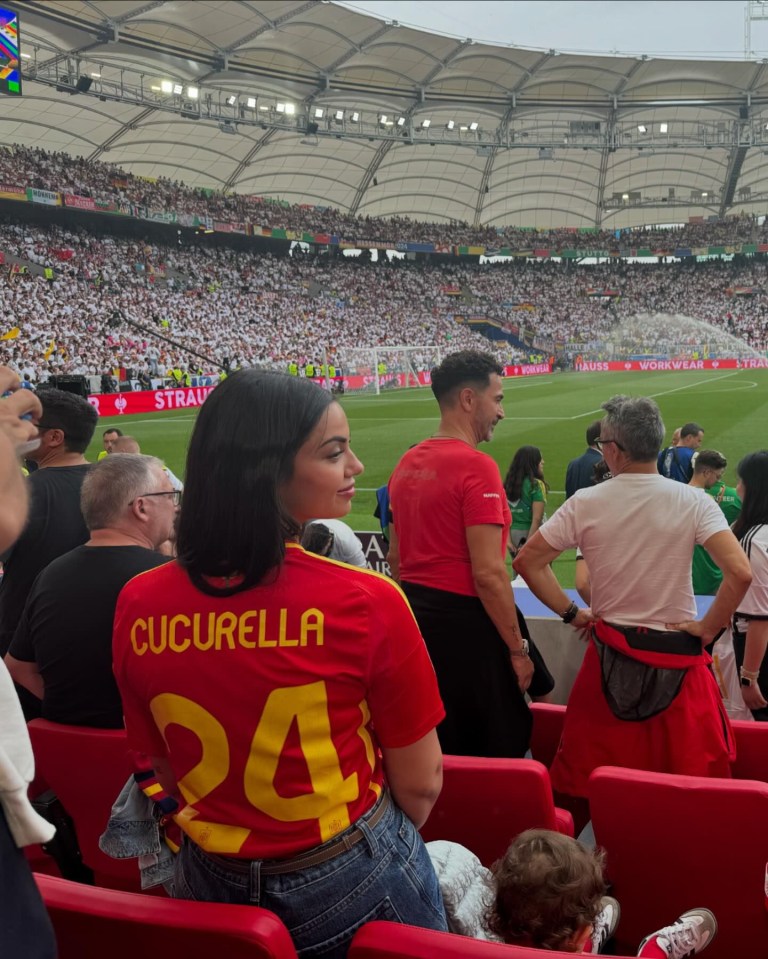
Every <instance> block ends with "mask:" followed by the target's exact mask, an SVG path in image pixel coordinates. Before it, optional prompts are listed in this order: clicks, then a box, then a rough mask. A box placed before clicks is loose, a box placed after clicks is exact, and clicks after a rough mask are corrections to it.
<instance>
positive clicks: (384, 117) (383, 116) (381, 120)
mask: <svg viewBox="0 0 768 959" xmlns="http://www.w3.org/2000/svg"><path fill="white" fill-rule="evenodd" d="M386 122H387V115H386V113H382V114H381V115H380V116H379V123H380V124H381V125H382V126H384V124H385V123H386Z"/></svg>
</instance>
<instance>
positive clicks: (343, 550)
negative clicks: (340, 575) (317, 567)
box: [312, 519, 368, 569]
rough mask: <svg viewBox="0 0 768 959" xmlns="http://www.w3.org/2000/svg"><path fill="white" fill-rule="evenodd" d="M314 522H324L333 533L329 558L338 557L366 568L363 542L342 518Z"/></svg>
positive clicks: (340, 559) (315, 521) (344, 561)
mask: <svg viewBox="0 0 768 959" xmlns="http://www.w3.org/2000/svg"><path fill="white" fill-rule="evenodd" d="M312 522H314V523H322V524H323V526H327V527H328V529H329V530H330V531H331V532H332V533H333V549H332V550H331V551H330V553H329V554H328V557H329V559H337V560H339V562H341V563H349V565H350V566H360V567H361V568H362V569H366V568H367V566H368V564H367V563H366V561H365V554H364V553H363V544H362V543H361V542H360V540H359V539H358V538H357V536H355V534H354V533H353V532H352V530H351V529H350V528H349V526H347V524H346V523H343V522H342V521H341V520H340V519H316V520H313V521H312Z"/></svg>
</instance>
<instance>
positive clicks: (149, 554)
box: [9, 546, 168, 729]
mask: <svg viewBox="0 0 768 959" xmlns="http://www.w3.org/2000/svg"><path fill="white" fill-rule="evenodd" d="M166 562H168V557H167V556H162V555H161V554H160V553H156V552H154V551H153V550H151V549H143V548H142V547H141V546H79V547H78V548H77V549H73V550H72V551H71V552H70V553H67V554H66V556H60V557H59V558H58V559H55V560H54V561H53V562H52V563H51V564H50V565H49V566H47V567H46V569H44V570H43V572H42V573H41V574H40V575H39V576H38V577H37V579H36V580H35V583H34V586H33V587H32V589H31V591H30V593H29V598H28V600H27V604H26V606H25V607H24V612H23V615H22V617H21V621H20V622H19V626H18V629H17V630H16V633H15V635H14V637H13V642H12V643H11V648H10V650H9V652H10V654H11V656H14V657H15V658H16V659H20V660H23V661H24V662H27V663H37V668H38V670H39V671H40V674H41V675H42V677H43V682H44V683H45V695H44V697H43V704H42V716H43V719H49V720H51V722H55V723H71V724H72V725H75V726H97V727H101V728H104V729H120V728H121V727H122V725H123V707H122V703H121V702H120V694H119V692H118V690H117V685H116V683H115V678H114V676H113V675H112V621H113V619H114V618H115V606H116V605H117V597H118V595H119V594H120V590H121V589H122V588H123V586H125V584H126V583H127V582H128V580H129V579H133V577H134V576H136V575H137V574H138V573H143V572H145V570H148V569H154V568H155V566H160V565H162V564H163V563H166Z"/></svg>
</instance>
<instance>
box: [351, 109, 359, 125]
mask: <svg viewBox="0 0 768 959" xmlns="http://www.w3.org/2000/svg"><path fill="white" fill-rule="evenodd" d="M349 119H350V120H351V121H352V122H353V123H359V122H360V114H359V113H358V112H357V110H355V111H354V113H353V114H352V116H351V117H350V118H349Z"/></svg>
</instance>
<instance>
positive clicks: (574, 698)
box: [513, 396, 752, 797]
mask: <svg viewBox="0 0 768 959" xmlns="http://www.w3.org/2000/svg"><path fill="white" fill-rule="evenodd" d="M603 409H604V410H605V411H606V415H605V417H604V418H603V420H602V423H601V427H602V428H601V433H600V438H599V439H598V440H597V446H598V447H599V449H600V450H601V451H602V453H603V456H604V458H605V461H606V463H607V465H608V467H609V469H610V471H611V473H612V476H613V478H612V479H610V480H608V481H607V482H605V483H601V484H599V485H597V486H594V487H592V489H583V490H579V491H578V492H577V493H576V494H574V495H573V496H572V497H570V498H569V499H568V500H566V501H565V503H564V504H563V505H562V506H561V507H560V509H559V510H558V511H557V512H556V513H555V514H554V516H553V517H552V518H551V519H550V520H549V521H548V522H546V523H545V524H544V525H543V526H542V527H541V529H539V530H538V531H537V532H536V534H535V535H534V536H533V537H532V538H531V539H530V540H529V541H528V543H527V544H526V547H525V549H524V550H521V552H520V553H519V554H518V556H517V558H516V559H515V561H514V564H513V565H514V567H515V569H516V571H517V572H518V573H519V574H520V575H521V576H522V577H523V578H524V579H525V581H526V582H527V583H528V585H529V586H530V587H531V590H532V591H533V593H534V594H535V595H536V596H537V597H538V598H539V599H540V600H542V602H544V603H545V604H546V605H547V606H549V608H550V609H552V610H553V611H554V612H556V613H557V614H558V615H559V616H561V617H562V619H563V622H565V623H570V624H571V625H573V626H575V627H581V628H585V629H586V638H587V639H588V647H587V650H586V653H585V655H584V662H583V664H582V667H581V670H580V672H579V675H578V677H577V678H576V682H575V684H574V686H573V690H572V691H571V696H570V699H569V702H568V709H567V712H566V717H565V726H564V730H563V738H562V742H561V745H560V749H559V751H558V754H557V756H556V758H555V761H554V763H553V766H552V770H551V774H552V783H553V785H554V787H555V789H557V790H559V791H560V792H563V793H567V794H570V795H572V796H582V797H584V796H586V795H587V781H588V779H589V775H590V773H591V772H592V770H593V769H595V768H596V767H597V766H603V765H612V766H630V767H634V768H638V769H647V770H653V771H655V772H671V773H684V774H688V775H698V776H725V777H727V776H730V765H729V760H730V758H731V755H732V753H733V745H732V737H731V732H730V726H729V724H728V718H727V716H726V714H725V712H724V710H723V706H722V700H721V698H720V693H719V690H718V688H717V684H716V682H715V679H714V677H713V675H712V673H711V672H710V671H709V669H708V664H709V663H710V662H711V658H710V657H709V655H708V654H707V653H706V652H705V650H704V649H703V647H704V646H705V645H706V644H707V643H710V642H711V641H712V640H713V639H714V638H715V636H716V635H717V634H718V632H719V631H720V630H722V628H723V627H724V626H725V625H726V624H727V623H728V620H729V619H730V617H731V615H732V614H733V612H734V611H735V609H736V608H737V605H738V603H739V601H740V600H741V598H742V597H743V596H744V594H745V592H746V590H747V587H748V586H749V584H750V581H751V578H752V577H751V572H750V569H749V563H748V562H747V561H745V560H746V557H745V555H744V553H743V551H742V550H741V549H740V547H739V543H738V541H737V540H736V537H735V536H734V535H733V533H732V532H731V531H730V529H729V527H728V523H727V521H726V519H725V517H724V516H723V514H722V511H721V510H720V509H719V508H718V506H717V504H716V503H715V501H714V500H713V499H712V498H711V497H709V496H702V495H701V494H700V493H699V492H698V491H697V490H695V489H692V488H691V487H690V486H688V485H686V484H684V483H670V482H668V481H667V480H666V479H665V478H664V477H662V476H660V475H659V473H658V471H657V467H656V463H657V458H658V454H659V448H660V446H661V443H662V441H663V438H664V424H663V423H662V420H661V415H660V413H659V408H658V407H657V406H656V404H655V403H654V402H653V400H651V399H647V398H645V397H634V398H632V397H627V396H614V397H613V398H612V399H610V400H609V401H608V402H607V403H604V404H603ZM696 544H699V545H701V546H704V547H705V549H706V550H707V551H708V552H709V553H710V555H711V556H712V558H713V559H714V561H715V562H716V563H717V565H718V566H719V567H720V569H721V570H722V571H723V583H722V585H721V587H720V589H719V590H718V593H717V595H716V597H715V599H714V602H713V603H712V605H711V607H710V608H709V610H708V611H707V613H706V614H705V615H704V616H703V618H702V619H701V620H697V619H696V604H695V601H694V596H693V590H692V588H691V572H690V571H691V557H692V554H693V548H694V546H695V545H696ZM574 547H579V548H580V549H581V551H582V553H583V555H584V559H585V561H586V564H587V567H588V569H589V573H590V582H591V601H592V608H591V610H590V609H579V608H578V607H577V606H576V604H575V603H571V602H570V600H569V598H568V596H567V595H566V594H565V592H564V591H563V589H562V588H561V587H560V585H559V583H558V582H557V579H556V578H555V575H554V573H553V572H552V569H551V567H550V564H551V563H552V562H553V560H554V559H556V557H557V556H559V555H560V553H561V552H562V551H563V550H565V549H572V548H574Z"/></svg>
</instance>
